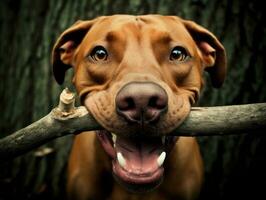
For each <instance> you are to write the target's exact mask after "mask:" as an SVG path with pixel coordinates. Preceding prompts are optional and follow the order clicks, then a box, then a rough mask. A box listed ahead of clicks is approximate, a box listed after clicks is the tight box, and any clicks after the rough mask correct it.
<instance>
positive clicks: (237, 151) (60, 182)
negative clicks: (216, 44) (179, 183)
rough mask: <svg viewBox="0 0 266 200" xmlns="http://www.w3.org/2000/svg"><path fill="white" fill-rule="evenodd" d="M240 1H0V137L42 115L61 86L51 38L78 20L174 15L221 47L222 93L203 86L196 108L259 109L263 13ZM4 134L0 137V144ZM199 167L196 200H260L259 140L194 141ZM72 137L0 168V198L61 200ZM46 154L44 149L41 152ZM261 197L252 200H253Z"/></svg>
mask: <svg viewBox="0 0 266 200" xmlns="http://www.w3.org/2000/svg"><path fill="white" fill-rule="evenodd" d="M261 4H262V3H261V1H254V0H253V1H252V0H251V1H247V0H241V1H240V0H236V1H232V2H231V1H226V0H222V1H219V0H187V1H178V0H157V1H153V0H130V1H120V0H91V1H86V0H80V1H70V0H64V1H63V0H57V1H52V0H46V1H31V0H16V1H15V0H2V1H1V2H0V20H1V23H0V38H1V44H0V61H1V62H0V63H1V65H0V78H1V84H0V95H1V96H0V99H1V111H2V113H1V117H0V133H12V132H14V131H15V130H18V129H20V128H22V127H25V126H26V125H28V124H30V123H32V122H33V121H36V120H38V119H40V118H41V117H42V116H44V115H46V114H48V112H49V111H50V110H51V109H52V107H53V106H54V105H57V101H58V99H57V98H58V96H59V94H60V91H62V89H63V88H64V87H66V86H67V87H70V88H71V87H72V88H73V86H72V84H71V72H68V75H67V79H66V81H65V83H64V85H63V86H58V85H57V84H56V83H55V81H54V79H53V77H52V70H51V64H50V53H51V49H52V46H53V44H54V42H55V41H56V38H57V37H58V36H59V34H60V33H61V32H62V31H63V30H65V29H66V28H67V27H69V26H70V25H71V24H73V23H74V22H75V21H76V20H78V19H88V18H93V17H96V16H99V15H110V14H114V13H127V14H147V13H159V14H167V15H179V16H181V17H184V18H187V19H191V20H194V21H196V22H197V23H199V24H202V25H204V26H205V27H206V28H208V29H209V30H211V31H212V32H213V33H214V34H215V35H216V36H217V37H218V38H219V39H220V40H221V41H222V43H223V44H224V46H225V48H226V50H227V56H228V67H229V69H228V76H227V79H226V81H225V84H224V86H223V87H222V88H221V89H219V90H216V89H213V88H212V87H211V86H210V81H209V77H208V76H206V83H205V85H206V87H205V89H204V91H203V93H202V95H201V99H200V101H199V103H198V105H197V106H213V105H230V104H244V103H259V102H266V83H265V78H266V69H265V63H266V62H265V55H264V52H265V45H266V41H265V35H266V33H265V32H266V29H265V25H264V24H265V22H264V19H265V14H264V10H263V8H264V6H262V5H261ZM4 136H5V135H0V137H4ZM199 142H200V145H201V151H202V154H203V158H204V162H205V172H206V178H205V186H204V188H203V192H202V195H201V199H217V200H219V199H229V198H230V199H231V198H235V199H243V198H245V199H247V198H249V199H263V198H266V194H265V193H264V187H265V185H266V173H265V168H266V157H265V155H266V137H265V136H263V135H256V134H252V135H242V136H239V135H238V136H217V137H204V138H199ZM71 144H72V137H71V136H70V137H69V136H67V137H64V138H60V139H57V140H55V141H53V142H50V143H48V144H46V145H44V146H42V147H41V148H38V149H36V150H34V151H31V152H29V153H27V154H26V155H24V156H21V157H19V158H16V159H14V160H13V161H9V162H2V163H0V170H1V173H0V199H4V200H6V199H17V198H20V199H48V198H49V199H63V198H64V187H65V169H66V164H67V158H68V154H69V150H70V147H71ZM47 149H49V150H47ZM260 195H261V197H260V198H258V197H259V196H260Z"/></svg>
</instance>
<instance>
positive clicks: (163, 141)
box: [162, 136, 165, 145]
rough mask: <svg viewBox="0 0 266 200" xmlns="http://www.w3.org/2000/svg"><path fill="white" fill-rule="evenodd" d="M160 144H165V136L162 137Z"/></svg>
mask: <svg viewBox="0 0 266 200" xmlns="http://www.w3.org/2000/svg"><path fill="white" fill-rule="evenodd" d="M162 144H163V145H164V144H165V136H163V137H162Z"/></svg>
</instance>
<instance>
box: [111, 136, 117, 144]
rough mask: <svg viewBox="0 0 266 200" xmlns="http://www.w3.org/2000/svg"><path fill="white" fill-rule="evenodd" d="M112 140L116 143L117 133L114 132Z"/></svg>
mask: <svg viewBox="0 0 266 200" xmlns="http://www.w3.org/2000/svg"><path fill="white" fill-rule="evenodd" d="M112 140H113V142H114V144H115V143H116V134H114V133H112Z"/></svg>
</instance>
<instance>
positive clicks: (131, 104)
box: [125, 97, 136, 110]
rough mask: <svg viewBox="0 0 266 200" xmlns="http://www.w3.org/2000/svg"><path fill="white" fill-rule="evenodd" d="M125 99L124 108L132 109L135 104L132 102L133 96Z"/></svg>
mask: <svg viewBox="0 0 266 200" xmlns="http://www.w3.org/2000/svg"><path fill="white" fill-rule="evenodd" d="M125 101H126V104H127V107H126V108H125V109H128V110H130V109H134V108H135V106H136V105H135V102H134V99H133V98H130V97H128V98H126V99H125Z"/></svg>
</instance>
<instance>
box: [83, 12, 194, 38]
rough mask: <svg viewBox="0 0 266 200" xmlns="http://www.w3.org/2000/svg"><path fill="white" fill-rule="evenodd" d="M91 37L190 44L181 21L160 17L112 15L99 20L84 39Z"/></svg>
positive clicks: (171, 17) (175, 18) (188, 35)
mask: <svg viewBox="0 0 266 200" xmlns="http://www.w3.org/2000/svg"><path fill="white" fill-rule="evenodd" d="M90 36H93V37H92V38H94V40H95V39H96V38H99V39H103V38H105V39H107V40H115V39H119V40H122V39H124V40H126V38H131V37H134V38H136V39H139V40H140V39H142V38H145V37H149V40H150V41H151V42H153V41H155V42H156V41H157V40H169V41H170V40H171V41H177V42H181V43H183V42H184V43H190V42H192V38H191V36H190V34H189V33H188V31H187V30H186V28H185V26H184V25H183V23H182V20H181V19H179V18H178V17H174V16H160V15H144V16H132V15H113V16H108V17H101V18H99V19H98V20H97V21H96V23H95V24H94V25H93V26H92V28H91V30H90V31H89V32H88V34H87V36H86V38H87V37H88V38H89V37H90ZM96 40H97V39H96Z"/></svg>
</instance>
